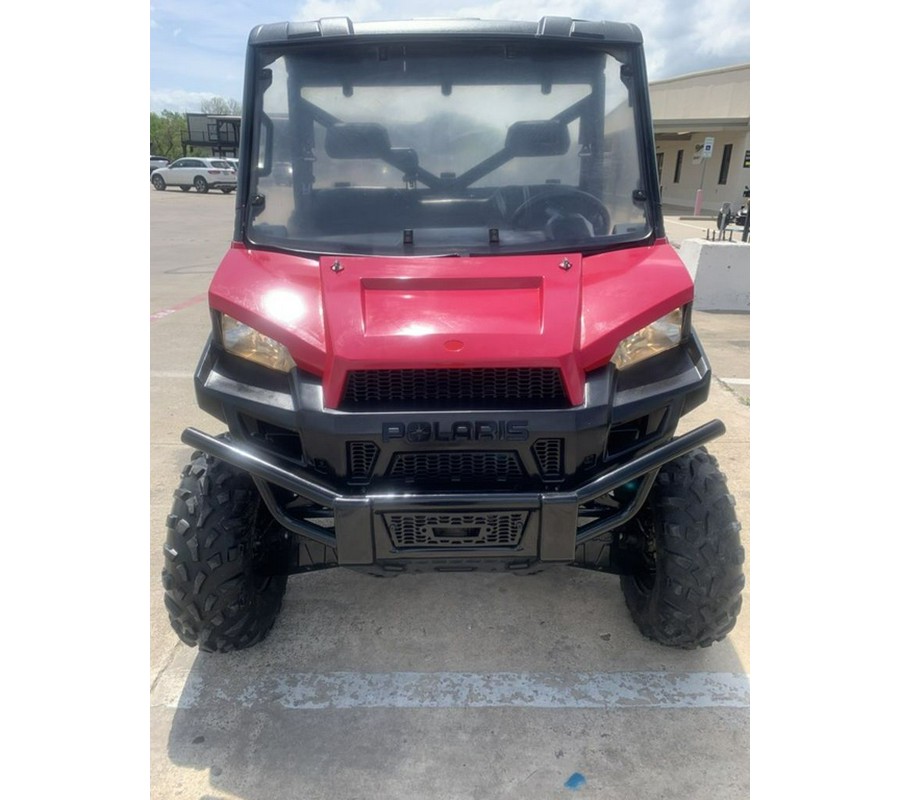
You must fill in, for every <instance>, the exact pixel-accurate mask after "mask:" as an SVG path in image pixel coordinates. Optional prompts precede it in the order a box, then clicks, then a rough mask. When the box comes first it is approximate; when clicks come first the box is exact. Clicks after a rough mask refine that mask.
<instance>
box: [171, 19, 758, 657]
mask: <svg viewBox="0 0 900 800" xmlns="http://www.w3.org/2000/svg"><path fill="white" fill-rule="evenodd" d="M641 42H642V40H641V34H640V32H639V31H638V29H637V28H635V27H634V26H632V25H627V24H619V23H610V22H587V21H582V20H572V19H568V18H561V17H544V18H543V19H541V20H540V21H539V22H537V23H534V22H496V21H481V20H459V21H447V20H439V21H438V20H431V21H408V22H400V23H388V22H377V23H363V24H355V23H352V22H351V21H350V20H349V19H347V18H344V17H337V18H326V19H322V20H319V21H311V22H288V23H280V24H269V25H262V26H259V27H257V28H255V29H254V30H253V31H252V32H251V34H250V38H249V47H248V53H247V61H246V83H245V90H244V99H243V108H244V112H243V120H242V127H241V141H240V168H239V169H240V172H239V182H238V191H237V200H236V213H235V223H234V237H233V242H232V244H231V247H230V248H229V250H228V252H227V254H226V255H225V257H224V259H223V261H222V263H221V266H220V267H219V269H218V271H217V273H216V275H215V277H214V278H213V280H212V283H211V286H210V289H209V304H210V311H211V317H212V332H211V335H210V337H209V341H208V343H207V345H206V347H205V349H204V351H203V354H202V356H201V358H200V363H199V366H198V367H197V371H196V375H195V386H196V393H197V398H198V401H199V404H200V407H201V408H202V409H203V410H205V411H207V412H208V413H209V414H211V415H212V416H213V417H215V418H216V419H217V420H219V421H221V422H222V423H224V424H225V425H226V426H227V430H228V433H227V434H225V435H220V436H212V435H209V434H206V433H203V432H201V431H198V430H196V429H192V428H189V429H187V430H186V431H185V432H184V434H183V436H182V440H183V441H184V442H185V443H186V444H188V445H191V446H192V447H194V448H196V449H197V450H198V451H199V452H197V453H196V454H195V455H194V457H193V460H192V461H191V463H190V464H189V465H188V466H187V467H186V468H185V470H184V472H183V475H182V478H181V483H180V486H179V487H178V489H176V491H175V500H174V505H173V508H172V513H171V515H170V516H169V518H168V534H167V542H166V544H165V556H166V563H165V567H164V570H163V577H162V580H163V585H164V588H165V601H166V605H167V608H168V612H169V615H170V618H171V622H172V625H173V627H174V629H175V631H176V632H177V634H178V635H179V637H180V638H181V639H182V640H183V641H184V642H186V643H188V644H190V645H198V646H199V647H200V649H201V650H206V651H228V650H233V649H239V648H245V647H249V646H251V645H253V644H255V643H257V642H259V641H260V640H262V639H263V638H264V637H265V636H266V634H267V633H268V632H269V630H270V629H271V627H272V625H273V623H274V621H275V618H276V616H277V614H278V612H279V610H280V608H281V603H282V597H283V595H284V591H285V585H286V581H287V576H288V575H291V574H296V573H303V572H308V571H311V570H319V569H325V568H328V567H337V566H343V567H351V568H354V569H358V570H363V571H366V572H369V573H372V574H375V575H381V576H390V575H396V574H398V573H404V572H413V571H423V570H436V571H439V572H440V571H459V570H474V569H481V570H493V571H500V572H511V573H531V572H535V571H539V570H540V569H542V568H543V567H545V566H546V565H571V566H575V567H582V568H586V569H591V570H597V571H600V572H610V573H614V574H618V575H620V576H621V577H620V580H621V585H622V589H623V591H624V594H625V599H626V601H627V606H628V608H629V609H630V612H631V614H632V616H633V617H634V620H635V621H636V623H637V625H638V627H639V628H640V630H641V631H642V632H643V634H644V635H646V636H647V637H650V638H651V639H654V640H656V641H658V642H661V643H662V644H665V645H670V646H676V647H683V648H694V647H697V646H706V645H709V644H711V643H712V642H714V641H717V640H720V639H722V638H723V637H724V636H725V635H726V634H727V633H728V632H729V631H730V630H731V629H732V627H733V626H734V624H735V620H736V617H737V615H738V612H739V609H740V605H741V589H742V587H743V580H744V579H743V574H742V562H743V557H744V555H743V549H742V547H741V542H740V537H739V524H738V522H737V520H736V517H735V513H734V510H733V505H734V501H733V499H732V497H731V495H730V494H729V492H728V489H727V486H726V481H725V478H724V477H723V475H722V474H721V473H720V471H719V469H718V467H717V465H716V462H715V461H714V459H713V458H712V457H711V456H710V455H708V454H707V453H706V451H705V450H704V449H703V445H704V443H706V442H708V441H709V440H711V439H713V438H714V437H716V436H719V435H720V434H722V433H723V432H724V425H723V424H722V423H721V422H720V421H718V420H713V421H710V422H708V423H706V424H704V425H701V426H700V427H698V428H696V429H694V430H691V431H689V432H686V433H684V434H683V435H680V436H678V437H675V429H676V426H677V425H678V422H679V419H680V418H681V417H682V416H683V415H684V414H686V413H687V412H689V411H691V410H692V409H694V408H696V407H697V406H698V405H700V404H701V403H703V402H704V400H705V399H706V397H707V394H708V391H709V385H710V367H709V364H708V362H707V359H706V356H705V354H704V351H703V349H702V347H701V345H700V342H699V341H698V340H697V337H696V335H695V333H694V331H693V329H692V326H691V301H692V298H693V285H692V282H691V279H690V276H689V274H688V272H687V270H686V269H685V267H684V266H683V264H682V263H681V261H680V260H679V258H678V256H677V255H676V253H675V252H674V250H673V249H672V247H671V246H670V245H669V244H668V242H667V240H666V236H665V231H664V229H663V218H662V214H661V208H660V197H659V188H658V184H657V176H656V163H655V148H654V140H653V128H652V121H651V116H650V101H649V94H648V87H647V75H646V69H645V63H644V55H643V49H642V43H641ZM286 165H287V166H286Z"/></svg>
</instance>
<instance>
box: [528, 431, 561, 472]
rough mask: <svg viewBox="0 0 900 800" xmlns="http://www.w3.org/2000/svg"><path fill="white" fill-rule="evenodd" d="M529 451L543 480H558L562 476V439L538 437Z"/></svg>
mask: <svg viewBox="0 0 900 800" xmlns="http://www.w3.org/2000/svg"><path fill="white" fill-rule="evenodd" d="M531 452H532V453H533V454H534V459H535V461H537V465H538V469H539V470H540V471H541V477H542V478H543V479H544V480H560V479H561V478H562V477H563V440H562V439H538V440H537V441H536V442H535V443H534V445H532V447H531Z"/></svg>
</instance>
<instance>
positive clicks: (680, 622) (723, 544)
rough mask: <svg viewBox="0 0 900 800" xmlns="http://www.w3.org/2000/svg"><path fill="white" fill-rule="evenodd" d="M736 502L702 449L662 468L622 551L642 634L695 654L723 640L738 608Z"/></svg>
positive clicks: (627, 589) (626, 587) (740, 578)
mask: <svg viewBox="0 0 900 800" xmlns="http://www.w3.org/2000/svg"><path fill="white" fill-rule="evenodd" d="M740 530H741V526H740V523H739V522H738V521H737V517H736V515H735V511H734V498H733V497H732V496H731V494H730V493H729V492H728V487H727V484H726V481H725V476H724V475H723V474H722V473H721V472H720V470H719V467H718V464H717V463H716V460H715V459H714V458H713V457H712V456H711V455H709V454H708V453H707V452H706V450H705V448H700V449H698V450H695V451H693V452H691V453H688V454H687V455H685V456H682V457H681V458H678V459H676V460H674V461H671V462H669V463H668V464H665V465H664V466H663V467H662V468H661V469H660V471H659V474H658V475H657V478H656V482H655V483H654V485H653V488H652V489H651V491H650V495H649V497H648V498H647V502H646V503H645V504H644V507H643V508H642V509H641V511H640V512H638V514H637V515H636V516H635V517H634V518H633V519H632V520H631V521H630V522H629V523H627V524H626V526H625V527H624V530H623V531H622V533H621V535H620V538H619V545H620V547H621V548H622V555H623V556H624V558H625V561H626V563H630V564H631V574H629V575H623V576H622V577H621V579H620V580H621V586H622V591H623V592H624V594H625V603H626V605H627V606H628V610H629V611H630V612H631V616H632V618H633V619H634V621H635V623H636V624H637V626H638V628H639V629H640V631H641V633H642V634H644V636H646V637H648V638H649V639H653V640H654V641H656V642H659V643H660V644H664V645H668V646H670V647H681V648H684V649H688V650H692V649H694V648H696V647H708V646H709V645H711V644H712V643H713V642H717V641H720V640H722V639H724V638H725V636H727V635H728V633H729V631H731V629H732V628H734V626H735V623H736V622H737V617H738V614H739V612H740V609H741V590H742V589H743V588H744V575H743V571H742V567H741V565H742V564H743V562H744V548H743V547H742V546H741V539H740Z"/></svg>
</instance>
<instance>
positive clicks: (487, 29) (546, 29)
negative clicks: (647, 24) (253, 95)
mask: <svg viewBox="0 0 900 800" xmlns="http://www.w3.org/2000/svg"><path fill="white" fill-rule="evenodd" d="M410 36H414V37H428V38H431V37H434V38H440V37H457V36H473V37H498V36H501V37H510V36H513V37H522V38H531V39H533V38H535V37H547V38H553V39H589V40H594V41H603V42H608V43H610V44H641V43H642V41H643V39H642V37H641V32H640V30H638V28H637V27H636V26H635V25H632V24H630V23H624V22H589V21H587V20H582V19H572V18H571V17H541V19H540V20H538V21H537V22H507V21H501V20H483V19H422V20H402V21H395V22H356V23H354V22H353V21H352V20H350V18H349V17H324V18H323V19H320V20H309V21H306V22H273V23H269V24H267V25H258V26H257V27H255V28H254V29H253V30H252V31H251V32H250V44H251V45H266V44H279V43H288V42H296V41H298V40H304V39H305V40H309V39H326V38H340V37H359V38H369V37H371V38H383V37H384V38H388V37H410Z"/></svg>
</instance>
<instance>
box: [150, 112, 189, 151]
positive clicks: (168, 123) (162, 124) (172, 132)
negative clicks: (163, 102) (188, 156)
mask: <svg viewBox="0 0 900 800" xmlns="http://www.w3.org/2000/svg"><path fill="white" fill-rule="evenodd" d="M186 134H187V120H186V119H185V117H184V114H179V113H178V112H177V111H168V110H166V111H163V112H162V113H161V114H157V113H155V112H151V113H150V152H151V153H152V154H153V155H158V156H165V157H166V158H169V159H175V158H180V157H181V154H182V149H181V137H182V135H186Z"/></svg>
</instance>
